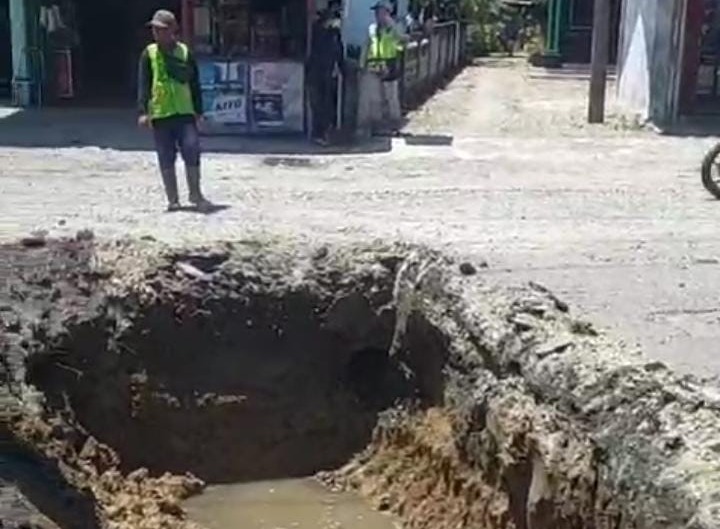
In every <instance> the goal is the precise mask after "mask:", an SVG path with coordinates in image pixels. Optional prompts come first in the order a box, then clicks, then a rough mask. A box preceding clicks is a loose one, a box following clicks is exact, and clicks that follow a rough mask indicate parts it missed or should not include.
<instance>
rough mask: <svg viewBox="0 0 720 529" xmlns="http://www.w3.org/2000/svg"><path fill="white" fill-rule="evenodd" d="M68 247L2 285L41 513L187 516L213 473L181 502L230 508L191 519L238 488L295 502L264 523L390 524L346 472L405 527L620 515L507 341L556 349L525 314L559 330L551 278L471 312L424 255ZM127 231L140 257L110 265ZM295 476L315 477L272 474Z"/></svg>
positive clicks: (95, 520)
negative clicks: (298, 512)
mask: <svg viewBox="0 0 720 529" xmlns="http://www.w3.org/2000/svg"><path fill="white" fill-rule="evenodd" d="M86 246H88V245H86V244H85V243H72V244H69V246H67V247H65V246H63V247H62V248H61V249H60V250H57V249H54V250H52V251H49V252H48V254H47V255H46V257H45V261H43V258H41V257H38V256H37V255H35V256H34V257H33V263H34V264H32V265H28V267H29V268H31V269H32V270H30V272H31V273H28V272H27V271H26V272H25V273H24V274H22V277H21V279H20V280H19V281H17V282H15V283H14V284H13V285H12V288H10V289H9V290H8V292H9V294H6V293H4V291H2V290H1V289H0V294H3V299H1V300H0V301H3V304H0V311H5V312H7V311H8V310H10V309H12V312H13V314H14V316H13V317H12V318H10V319H9V320H8V321H9V322H10V323H9V324H6V325H5V335H4V340H3V341H4V342H5V343H6V344H10V346H9V347H5V349H4V355H3V363H2V365H0V374H2V370H3V369H4V370H5V371H6V372H7V373H6V375H7V374H10V375H11V376H10V377H9V379H15V380H18V379H22V380H23V381H24V385H23V386H22V387H21V388H20V389H18V388H15V389H14V395H15V396H16V397H17V398H18V400H19V401H20V402H21V408H22V410H21V411H20V412H19V417H18V419H17V421H16V422H15V423H13V426H12V434H13V436H14V439H15V440H16V442H17V443H18V444H20V445H22V446H24V447H25V448H26V449H29V450H30V451H32V452H33V453H34V454H36V456H38V457H37V459H38V460H39V461H41V462H42V463H44V464H45V465H47V467H48V469H49V471H48V475H52V476H55V477H53V479H54V480H55V481H58V476H60V477H61V479H60V480H59V481H62V483H60V484H59V485H58V489H57V490H58V491H61V492H58V494H57V496H58V497H55V498H51V500H52V501H49V500H43V498H47V497H48V496H53V493H51V492H47V491H45V492H38V491H37V490H36V489H37V488H34V489H33V488H32V487H30V489H33V490H34V491H35V494H26V496H27V497H28V498H40V500H42V501H40V500H35V499H31V501H32V502H33V503H35V504H36V506H38V507H39V508H40V510H43V507H42V505H52V506H53V508H52V509H50V511H51V512H48V510H47V509H44V511H45V514H46V515H47V516H48V517H49V518H52V519H54V520H55V521H56V522H57V523H56V525H55V526H48V527H53V529H56V528H57V527H61V528H62V529H82V528H85V527H91V528H95V527H112V528H115V527H117V528H122V529H134V528H136V527H137V528H142V529H155V528H170V527H172V528H177V527H179V528H181V529H189V528H190V527H195V526H193V525H192V524H191V523H188V518H187V511H188V510H190V511H192V509H191V508H190V507H189V506H188V504H187V503H184V502H185V501H186V500H188V498H190V497H193V496H194V497H196V498H197V497H199V498H202V497H207V494H208V491H209V490H210V489H213V488H218V487H229V488H224V489H222V491H223V492H222V494H221V495H219V496H217V497H213V498H212V500H208V501H207V502H205V503H204V504H203V503H202V502H200V503H198V504H194V505H195V507H197V506H198V505H200V507H199V508H201V509H211V510H212V509H216V510H218V511H220V510H222V509H225V508H226V506H227V505H230V506H231V508H230V514H229V518H228V517H227V516H226V517H225V518H223V519H229V520H230V521H229V522H228V523H229V524H230V525H228V524H227V523H226V524H225V525H212V524H207V527H208V528H209V529H215V528H216V527H218V528H224V527H237V526H238V519H237V515H238V514H237V505H241V507H242V509H243V512H246V511H247V512H251V513H254V514H253V516H256V515H257V518H258V519H263V520H264V519H265V518H263V517H264V516H266V515H267V514H268V511H275V512H279V511H283V510H290V511H292V509H296V508H297V505H298V504H304V503H303V502H305V503H307V502H311V503H312V502H314V505H315V507H316V509H315V510H309V511H308V510H306V511H305V512H306V514H305V515H304V516H306V517H308V518H310V519H307V520H301V521H305V522H308V523H307V524H306V525H303V524H302V523H301V524H299V525H298V524H297V523H295V524H293V522H292V520H290V521H289V522H288V523H286V521H285V520H284V521H282V522H277V523H275V524H274V525H271V526H272V527H276V526H277V527H305V526H307V527H317V526H323V527H344V528H346V529H356V528H357V529H360V528H362V529H385V527H388V526H387V525H383V523H384V522H383V521H373V522H369V521H368V520H370V518H369V517H370V514H369V513H368V512H366V511H363V510H362V509H361V510H360V511H358V510H357V509H358V508H357V503H356V500H355V499H351V498H350V499H349V498H347V497H344V496H337V495H341V494H343V493H345V491H348V490H352V491H358V492H360V493H361V495H362V496H364V497H366V498H368V499H369V500H370V501H371V503H372V505H373V506H374V507H375V508H377V509H379V510H382V511H388V512H391V513H392V514H394V515H396V516H397V517H398V519H399V520H400V521H401V522H403V523H404V524H405V527H407V528H411V529H431V528H432V529H451V528H452V529H457V528H473V529H475V528H482V529H497V528H502V529H551V528H553V529H554V528H565V529H580V528H585V527H605V526H608V527H609V526H613V527H618V528H621V529H624V528H626V527H631V526H632V525H623V524H622V523H620V521H619V520H620V516H621V515H619V514H618V513H620V512H621V510H622V506H621V504H620V503H619V500H618V499H617V498H616V497H615V496H614V495H613V494H612V493H610V492H609V491H612V490H614V489H612V488H608V486H606V485H605V483H604V482H601V479H600V477H599V471H598V465H599V462H598V461H599V455H598V454H599V453H598V451H597V449H596V447H595V446H594V445H593V443H592V441H591V440H590V439H589V438H588V436H587V435H586V434H585V433H584V432H583V431H582V429H581V428H578V427H577V426H576V425H575V424H574V423H573V422H572V421H571V420H568V419H567V417H566V416H565V415H563V413H561V412H560V411H559V410H558V409H557V408H556V407H555V406H553V404H552V403H547V402H544V401H543V399H541V398H538V397H537V395H536V394H535V393H534V392H533V390H531V389H530V388H529V387H528V385H527V384H526V382H525V380H524V379H523V376H524V375H523V370H524V369H525V365H524V364H523V363H522V362H518V361H516V360H515V356H512V355H517V354H520V353H523V351H525V349H523V347H538V346H539V344H542V343H550V345H551V346H552V348H550V349H547V350H548V351H549V352H543V353H542V356H540V355H539V354H538V356H537V358H548V357H549V355H553V354H560V353H561V352H562V351H565V350H566V349H568V348H569V347H571V344H572V342H573V340H575V339H576V338H574V337H572V336H570V337H568V336H567V335H563V340H562V341H559V342H553V341H551V342H547V340H548V339H549V338H552V333H550V334H547V333H546V330H543V329H545V327H547V328H548V329H549V328H550V326H557V328H561V329H568V330H571V329H573V328H574V327H573V326H572V322H571V321H570V320H567V321H566V316H565V315H564V312H565V311H566V310H567V308H566V306H564V305H562V304H560V303H559V302H557V300H556V299H555V298H553V297H552V296H549V295H546V294H541V295H537V296H536V295H529V296H530V297H528V298H524V299H520V300H515V301H513V302H509V303H506V302H505V301H501V302H500V303H498V304H497V305H494V306H493V309H492V311H489V312H487V316H485V317H486V320H483V321H482V324H478V325H476V324H475V320H468V319H466V317H467V316H468V314H469V313H468V312H465V311H464V309H463V310H460V307H461V306H462V305H461V303H460V299H459V297H458V294H457V292H458V290H454V291H452V293H450V290H449V289H447V283H446V281H447V277H455V276H458V275H459V273H460V270H462V267H460V268H458V267H455V266H450V265H448V263H447V262H445V261H443V260H442V258H438V256H437V254H434V253H429V254H428V255H425V254H424V253H422V252H418V253H414V252H413V253H411V252H409V251H408V250H407V249H396V250H395V251H394V252H389V251H383V252H379V251H377V250H372V251H364V250H354V251H352V252H350V254H349V255H346V254H342V253H340V254H339V255H338V256H333V255H328V252H327V251H322V252H317V253H315V254H307V253H304V254H303V253H299V254H294V255H286V254H282V253H279V254H277V255H276V256H275V257H273V256H272V255H271V256H268V255H266V254H265V253H264V252H263V249H262V248H255V247H250V248H249V249H248V248H244V249H242V250H237V249H236V250H233V251H225V252H224V253H223V252H220V255H221V256H220V257H218V256H217V255H215V254H212V255H209V254H205V253H204V254H202V255H200V254H196V253H191V252H182V253H171V254H168V253H166V252H167V250H157V249H152V250H145V249H143V250H137V249H133V247H132V245H130V246H128V247H123V248H122V251H121V252H117V251H114V253H112V256H114V257H113V259H115V260H113V259H109V258H108V257H106V256H105V257H104V261H103V262H105V263H110V264H105V265H103V267H104V268H103V269H96V268H97V267H96V265H94V264H93V263H94V262H95V261H97V260H98V259H96V258H94V257H93V258H87V259H85V258H83V257H82V256H83V255H90V256H93V255H94V254H95V253H96V252H98V250H95V249H93V248H92V246H91V245H90V246H89V247H86ZM33 251H35V252H42V251H44V250H33ZM133 251H134V252H135V253H138V254H142V252H149V253H151V254H152V255H150V256H149V257H147V256H145V257H143V258H142V259H139V264H138V263H135V262H134V261H131V262H129V263H128V262H127V259H130V257H128V258H125V256H124V254H128V255H130V256H131V257H132V256H133V255H135V253H133ZM84 252H87V253H84ZM233 252H235V253H233ZM133 258H134V257H133ZM123 259H126V260H125V261H124V260H123ZM52 263H54V264H53V265H52V266H50V265H51V264H52ZM58 263H59V264H60V265H59V266H56V265H58ZM465 268H467V267H465ZM120 272H122V273H120ZM125 277H128V278H130V279H125ZM493 299H495V298H493ZM5 301H7V303H5ZM474 317H475V316H473V318H474ZM477 317H478V318H479V317H480V316H477ZM13 318H14V319H13ZM478 321H480V320H478ZM542 326H545V327H542ZM536 327H537V328H536ZM541 327H542V328H541ZM538 329H539V330H538ZM568 332H571V331H568ZM578 339H579V338H578ZM542 340H544V342H543V341H542ZM568 340H569V341H568ZM13 344H14V345H13ZM544 347H549V346H544ZM492 348H494V349H492ZM543 351H545V350H544V349H543ZM506 356H507V358H506ZM18 359H19V360H18ZM534 361H537V360H534ZM19 365H22V366H23V368H22V369H20V368H19V367H18V366H19ZM11 386H12V385H11ZM0 398H4V397H3V396H2V395H0ZM0 418H1V417H0ZM0 451H1V450H0ZM309 476H316V477H317V478H319V479H318V480H317V481H319V482H322V483H323V484H324V485H325V486H326V487H327V489H329V490H330V491H331V492H332V494H333V495H334V496H332V497H328V496H326V494H330V493H329V492H327V489H323V492H319V491H318V490H317V489H316V488H313V487H311V488H308V485H307V482H306V481H303V482H302V484H298V482H297V481H291V482H288V481H287V480H288V479H293V478H307V477H309ZM258 483H260V484H261V486H260V489H258V488H253V487H254V485H252V484H258ZM288 483H290V484H289V485H288ZM247 485H250V486H249V488H248V486H247ZM205 486H208V487H207V488H205V492H202V491H203V488H204V487H205ZM68 490H69V491H72V492H73V494H74V499H73V501H72V502H69V503H68V502H66V501H65V499H64V498H65V496H67V491H68ZM62 491H64V492H62ZM2 492H3V474H2V468H0V494H2ZM201 492H202V494H200V496H197V495H198V493H201ZM269 493H274V494H275V496H274V497H272V498H270V497H268V496H267V494H269ZM335 494H337V495H335ZM63 495H65V496H63ZM192 501H193V500H192V498H191V499H190V502H192ZM278 502H280V503H278ZM340 504H342V505H344V506H345V507H343V508H342V509H341V508H340V507H339V506H340ZM88 505H94V509H88ZM257 505H267V506H269V507H263V509H265V511H263V512H261V513H259V514H257V513H256V512H255V511H254V510H253V509H255V508H256V507H257ZM348 505H349V506H350V507H348ZM79 506H81V507H82V509H81V508H80V507H79ZM289 506H291V507H289ZM335 507H338V509H337V511H334V510H333V509H335ZM2 509H3V506H2V503H1V502H0V515H1V514H2ZM233 509H235V510H233ZM343 509H350V510H349V511H343ZM91 511H92V512H91ZM292 512H295V511H292ZM338 512H349V513H350V514H349V515H348V516H351V517H352V518H353V520H354V522H353V523H355V525H352V523H350V522H349V521H348V520H347V519H345V520H339V519H333V518H332V516H335V515H337V513H338ZM307 513H310V514H307ZM328 513H329V514H328ZM333 513H335V514H333ZM328 516H330V518H328ZM193 519H195V518H193ZM362 519H364V520H366V523H365V525H362V524H360V525H358V524H357V521H358V520H362ZM248 520H249V518H247V519H241V521H240V522H239V523H240V525H239V526H242V527H244V528H246V529H252V528H253V527H254V526H253V525H252V523H250V522H248ZM598 520H606V521H608V520H609V522H608V523H609V524H610V525H602V524H599V522H598ZM198 521H200V522H201V523H202V522H204V521H205V519H200V520H198ZM265 521H266V522H267V520H265ZM376 522H377V523H376ZM233 523H234V524H235V525H232V524H233ZM253 523H254V522H253ZM318 524H319V525H318ZM338 524H340V525H338ZM43 527H44V526H43ZM257 527H265V526H263V525H257ZM632 527H634V526H632Z"/></svg>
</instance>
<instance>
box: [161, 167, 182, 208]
mask: <svg viewBox="0 0 720 529" xmlns="http://www.w3.org/2000/svg"><path fill="white" fill-rule="evenodd" d="M160 174H161V175H162V181H163V187H165V194H166V195H167V201H168V207H167V209H168V211H177V210H179V209H180V197H179V195H178V185H177V174H176V172H175V168H174V167H172V168H168V169H161V170H160Z"/></svg>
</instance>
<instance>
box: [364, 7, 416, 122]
mask: <svg viewBox="0 0 720 529" xmlns="http://www.w3.org/2000/svg"><path fill="white" fill-rule="evenodd" d="M392 9H393V7H392V5H391V4H390V2H387V1H386V0H380V1H379V2H378V3H377V4H375V5H374V6H373V11H375V22H374V23H372V24H370V28H369V34H368V37H369V39H368V43H367V45H366V47H365V54H364V55H365V58H364V59H365V60H364V63H365V65H366V67H367V72H368V75H367V76H366V80H367V82H366V83H365V89H366V91H367V94H365V95H364V96H365V97H366V98H367V104H368V106H369V109H368V112H369V114H370V116H369V117H370V121H371V124H372V128H373V131H374V132H380V133H388V132H389V133H391V134H394V133H397V132H398V131H399V129H400V126H401V123H402V109H401V107H400V82H399V79H400V53H401V51H402V48H403V44H404V43H405V42H406V41H407V40H408V37H407V35H406V34H405V32H404V31H403V30H402V29H401V28H400V26H399V25H398V24H397V23H396V22H395V20H394V19H393V16H392ZM361 96H362V95H361Z"/></svg>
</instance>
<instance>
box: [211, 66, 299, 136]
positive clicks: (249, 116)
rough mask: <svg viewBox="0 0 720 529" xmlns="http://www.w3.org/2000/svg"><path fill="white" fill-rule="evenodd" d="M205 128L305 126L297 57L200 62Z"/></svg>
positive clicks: (289, 129)
mask: <svg viewBox="0 0 720 529" xmlns="http://www.w3.org/2000/svg"><path fill="white" fill-rule="evenodd" d="M198 67H199V75H200V85H201V88H202V99H203V114H204V115H205V118H206V120H207V124H208V125H209V127H208V128H206V129H205V130H206V131H207V132H211V131H212V132H221V133H222V132H231V133H232V132H248V131H262V130H266V131H284V132H302V131H303V130H304V129H305V100H304V97H305V93H304V83H305V78H304V74H305V70H304V66H303V64H302V63H300V62H292V61H283V62H254V61H252V60H248V61H223V60H221V59H211V58H207V59H204V60H202V59H201V60H200V61H199V65H198Z"/></svg>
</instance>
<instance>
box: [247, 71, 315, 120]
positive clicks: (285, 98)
mask: <svg viewBox="0 0 720 529" xmlns="http://www.w3.org/2000/svg"><path fill="white" fill-rule="evenodd" d="M303 85H304V70H303V65H302V64H300V63H296V62H260V63H256V64H253V65H252V66H251V68H250V90H251V94H252V96H251V100H252V119H253V123H254V124H255V125H257V126H258V127H265V128H267V127H272V128H282V129H283V130H289V131H302V130H303V129H304V125H305V123H304V90H303Z"/></svg>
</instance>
